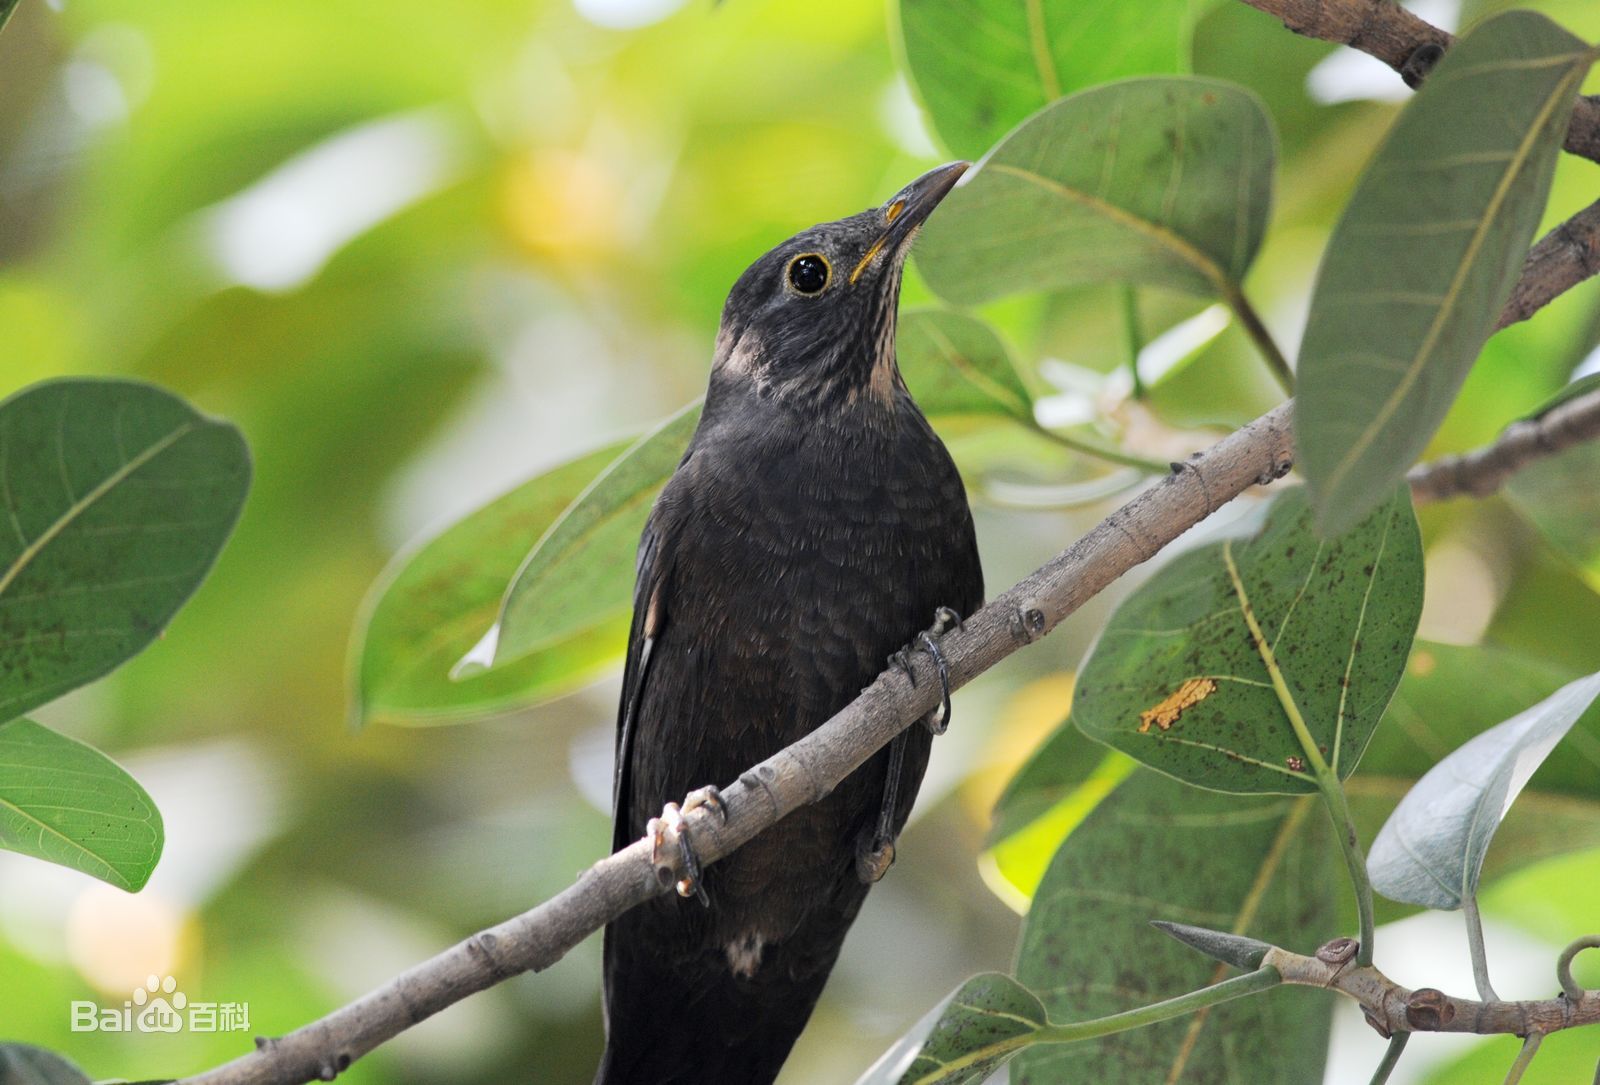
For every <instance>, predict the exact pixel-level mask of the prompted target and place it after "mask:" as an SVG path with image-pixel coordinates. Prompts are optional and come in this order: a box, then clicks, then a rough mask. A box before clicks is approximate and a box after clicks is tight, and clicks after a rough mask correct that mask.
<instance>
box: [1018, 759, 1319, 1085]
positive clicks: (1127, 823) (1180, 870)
mask: <svg viewBox="0 0 1600 1085" xmlns="http://www.w3.org/2000/svg"><path fill="white" fill-rule="evenodd" d="M1313 803H1314V800H1311V799H1291V798H1281V797H1280V798H1263V797H1259V796H1241V795H1224V794H1219V793H1216V792H1207V791H1196V790H1194V789H1192V788H1187V787H1184V786H1182V785H1180V784H1177V783H1175V782H1173V781H1171V780H1168V779H1165V778H1163V777H1161V776H1159V775H1158V774H1156V773H1153V772H1138V773H1135V774H1134V776H1133V777H1131V778H1130V779H1128V780H1127V781H1126V782H1125V783H1123V784H1122V785H1121V786H1120V787H1118V788H1117V790H1116V791H1115V792H1113V793H1112V795H1111V796H1110V797H1109V798H1107V799H1106V801H1105V802H1103V803H1101V804H1100V805H1099V806H1098V807H1096V808H1095V810H1094V812H1093V813H1091V814H1090V815H1089V816H1088V818H1087V819H1085V821H1084V823H1083V825H1082V826H1080V827H1079V828H1078V830H1077V831H1076V832H1074V833H1073V834H1072V835H1071V836H1070V837H1068V838H1067V842H1066V843H1065V844H1064V845H1063V846H1062V848H1061V850H1060V852H1058V853H1057V855H1056V858H1055V860H1054V861H1053V862H1052V863H1051V865H1050V869H1049V871H1048V872H1046V874H1045V877H1044V881H1043V882H1042V883H1041V884H1040V886H1039V891H1038V893H1037V894H1036V895H1035V897H1034V899H1033V906H1032V908H1031V909H1030V910H1029V912H1028V919H1027V923H1026V925H1025V926H1024V928H1023V932H1022V941H1021V944H1020V945H1019V947H1018V950H1017V968H1016V976H1017V979H1018V980H1019V981H1020V982H1022V983H1023V984H1024V985H1026V986H1027V987H1028V988H1029V989H1031V990H1033V991H1036V992H1038V993H1039V995H1040V997H1041V998H1042V999H1043V1001H1044V1005H1045V1009H1046V1010H1047V1011H1048V1012H1049V1015H1050V1019H1051V1020H1052V1021H1081V1020H1085V1019H1087V1018H1092V1017H1099V1016H1102V1015H1105V1014H1109V1013H1114V1012H1118V1011H1121V1010H1127V1009H1132V1008H1134V1007H1136V1006H1139V1005H1143V1004H1146V1003H1150V1002H1155V1001H1157V1000H1159V999H1163V998H1168V997H1171V996H1173V995H1178V994H1181V993H1183V992H1185V991H1189V990H1193V989H1195V988H1198V987H1202V986H1205V985H1207V984H1209V983H1213V982H1215V981H1217V980H1219V979H1222V978H1223V976H1224V975H1226V966H1219V965H1217V964H1216V963H1215V962H1213V961H1211V960H1208V959H1207V958H1205V957H1203V956H1201V955H1200V954H1198V953H1195V952H1194V951H1193V950H1191V949H1188V948H1187V947H1185V946H1182V945H1180V944H1178V943H1177V942H1174V941H1172V940H1171V939H1169V938H1166V937H1165V936H1163V935H1161V934H1159V933H1158V932H1156V931H1155V930H1152V929H1151V928H1150V926H1149V921H1150V920H1152V919H1169V920H1173V921H1176V922H1181V923H1190V924H1195V925H1199V926H1205V927H1210V928H1212V929H1215V930H1222V931H1231V932H1233V933H1235V934H1242V935H1248V936H1249V937H1251V938H1257V939H1260V940H1262V941H1266V942H1272V943H1275V944H1279V945H1287V946H1307V945H1315V944H1318V943H1320V942H1322V941H1323V940H1325V939H1326V938H1328V937H1331V936H1332V935H1333V934H1335V933H1337V932H1336V931H1334V930H1333V929H1332V924H1333V909H1334V902H1335V900H1336V899H1337V882H1336V875H1337V861H1336V859H1335V853H1334V850H1333V846H1332V839H1331V837H1330V835H1329V833H1328V831H1327V827H1326V825H1327V823H1326V819H1325V818H1324V817H1323V816H1322V814H1321V812H1320V811H1319V810H1318V809H1317V808H1316V807H1315V805H1314V804H1313ZM1330 1009H1331V1004H1330V1000H1329V998H1327V997H1326V996H1318V995H1317V994H1315V993H1313V992H1309V991H1304V990H1294V991H1283V992H1276V993H1272V994H1268V995H1265V996H1262V997H1256V998H1249V999H1244V1000H1241V1001H1239V1002H1234V1003H1229V1004H1226V1005H1221V1006H1214V1007H1212V1008H1211V1009H1210V1010H1209V1011H1207V1012H1205V1013H1202V1014H1196V1015H1194V1016H1191V1017H1187V1018H1180V1019H1177V1020H1173V1021H1168V1022H1165V1023H1163V1024H1159V1025H1153V1026H1151V1027H1149V1028H1146V1029H1140V1030H1139V1031H1137V1032H1129V1033H1123V1034H1119V1035H1115V1036H1109V1037H1106V1038H1105V1039H1102V1040H1099V1041H1096V1042H1092V1043H1077V1044H1070V1045H1066V1046H1054V1045H1052V1046H1039V1047H1032V1048H1029V1049H1028V1050H1027V1051H1024V1052H1023V1053H1022V1054H1021V1055H1019V1056H1018V1058H1017V1060H1016V1062H1015V1063H1014V1064H1013V1065H1012V1068H1011V1080H1012V1081H1013V1082H1014V1083H1015V1085H1046V1083H1050V1085H1053V1083H1056V1082H1062V1081H1115V1082H1124V1083H1127V1085H1159V1083H1163V1082H1176V1081H1181V1082H1184V1083H1185V1085H1197V1083H1216V1085H1224V1083H1234V1082H1238V1081H1242V1080H1250V1081H1317V1080H1320V1079H1321V1075H1322V1064H1323V1060H1324V1057H1325V1052H1326V1050H1327V1043H1328V1027H1329V1018H1330ZM1245 1067H1248V1068H1249V1069H1248V1071H1246V1070H1244V1069H1243V1068H1245Z"/></svg>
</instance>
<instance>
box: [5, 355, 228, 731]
mask: <svg viewBox="0 0 1600 1085" xmlns="http://www.w3.org/2000/svg"><path fill="white" fill-rule="evenodd" d="M249 486H250V455H249V452H248V450H247V449H246V448H245V443H244V438H243V437H242V436H240V434H239V431H238V430H237V429H235V428H234V427H233V426H231V425H229V424H227V423H226V422H220V421H217V420H215V419H211V418H207V417H205V416H204V415H201V414H199V413H197V412H196V411H195V410H194V409H193V408H192V407H190V406H189V405H188V404H186V403H184V402H183V401H182V400H181V399H179V398H177V397H176V396H173V395H171V394H169V393H167V392H163V391H161V390H160V389H159V388H153V387H151V386H150V385H146V384H138V383H134V382H132V381H119V380H60V381H50V382H47V383H44V384H37V385H34V386H33V387H31V388H27V389H24V390H23V391H21V392H18V393H17V394H16V395H14V396H12V397H11V398H9V399H7V400H5V401H4V402H3V403H0V507H3V509H4V513H5V515H4V517H3V520H0V720H3V719H9V718H11V717H13V716H17V715H20V714H21V713H23V712H26V711H28V710H29V709H31V708H34V707H36V706H38V705H41V704H43V703H45V702H46V701H49V700H52V699H54V698H56V697H59V696H60V695H61V694H63V693H66V692H67V691H68V690H70V689H74V688H76V687H78V686H81V685H83V684H84V683H85V682H88V681H91V680H92V679H95V678H99V677H100V676H101V675H103V674H105V673H107V672H108V671H110V670H112V669H113V668H115V667H116V666H117V665H119V664H121V663H123V662H124V661H126V660H127V659H129V658H130V657H131V656H133V655H135V654H137V653H138V652H139V651H140V650H141V649H143V648H144V647H145V646H146V645H147V644H149V643H150V642H151V641H152V640H154V639H155V638H156V637H157V636H158V635H159V634H160V633H161V631H162V629H164V628H165V627H166V624H167V622H169V621H170V620H171V619H172V616H173V614H174V613H176V612H177V610H178V608H179V607H180V606H182V605H183V602H184V600H186V599H188V598H189V596H190V595H192V594H193V593H194V590H195V589H196V588H198V587H199V586H200V582H201V581H202V580H204V579H205V576H206V573H207V572H208V571H209V570H210V569H211V565H212V563H213V562H214V561H215V560H216V558H217V554H218V553H219V552H220V551H221V549H222V544H223V543H224V542H226V541H227V538H228V535H229V533H230V532H232V531H233V525H234V523H235V522H236V521H237V520H238V518H239V510H240V508H241V507H242V506H243V504H244V498H245V493H246V492H247V491H248V489H249Z"/></svg>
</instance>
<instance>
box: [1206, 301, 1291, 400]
mask: <svg viewBox="0 0 1600 1085" xmlns="http://www.w3.org/2000/svg"><path fill="white" fill-rule="evenodd" d="M1217 285H1218V286H1219V287H1220V288H1221V290H1222V300H1223V302H1224V303H1225V304H1226V305H1227V306H1228V308H1229V309H1232V310H1233V315H1234V316H1236V317H1238V318H1239V324H1240V325H1241V326H1242V327H1243V328H1244V333H1245V334H1246V335H1248V336H1249V337H1250V341H1251V342H1252V343H1254V344H1255V345H1256V349H1257V350H1259V351H1260V352H1261V357H1262V359H1263V360H1264V361H1265V362H1266V363H1267V368H1268V369H1269V370H1271V371H1272V375H1273V377H1275V378H1276V379H1277V381H1278V384H1279V385H1280V386H1281V387H1282V388H1283V391H1284V394H1285V395H1291V396H1292V395H1294V370H1292V369H1290V368H1289V360H1288V359H1287V358H1285V357H1284V356H1283V351H1281V350H1279V349H1278V343H1277V340H1275V339H1273V338H1272V333H1271V332H1270V331H1268V330H1267V326H1266V324H1264V323H1263V322H1262V320H1261V316H1260V314H1258V313H1257V312H1256V311H1255V307H1254V306H1252V305H1251V304H1250V299H1249V298H1247V297H1245V295H1244V291H1243V290H1242V289H1241V288H1240V287H1239V284H1238V283H1235V282H1233V281H1232V280H1224V281H1223V282H1220V283H1218V284H1217Z"/></svg>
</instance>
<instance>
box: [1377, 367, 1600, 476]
mask: <svg viewBox="0 0 1600 1085" xmlns="http://www.w3.org/2000/svg"><path fill="white" fill-rule="evenodd" d="M1597 437H1600V389H1596V390H1594V391H1592V392H1586V393H1584V394H1583V395H1581V396H1574V397H1573V398H1572V399H1569V400H1567V401H1566V402H1565V403H1561V404H1558V405H1557V406H1555V407H1553V408H1551V409H1550V410H1548V411H1546V412H1545V413H1544V414H1542V415H1540V416H1539V417H1537V418H1530V419H1525V420H1523V421H1521V422H1513V423H1511V425H1509V426H1507V427H1506V429H1505V432H1503V433H1502V434H1501V435H1500V437H1499V439H1498V440H1496V441H1495V442H1494V444H1492V445H1488V446H1486V447H1484V448H1479V449H1474V450H1473V451H1471V452H1467V453H1464V454H1462V455H1460V456H1445V457H1443V458H1441V459H1438V460H1434V461H1433V462H1432V463H1424V464H1419V465H1417V466H1416V467H1413V468H1412V469H1411V472H1410V473H1409V474H1408V475H1406V480H1407V481H1408V482H1410V483H1411V496H1412V497H1413V498H1414V499H1415V500H1417V501H1441V500H1443V499H1445V498H1448V497H1456V496H1459V495H1463V494H1466V495H1471V496H1473V497H1487V496H1488V495H1489V494H1492V493H1494V492H1495V491H1496V490H1498V489H1500V487H1501V486H1503V485H1505V483H1506V480H1508V479H1509V478H1510V477H1511V476H1512V475H1514V474H1516V473H1517V472H1518V471H1520V470H1522V469H1523V468H1524V467H1526V466H1528V465H1529V464H1530V463H1533V462H1534V461H1535V460H1539V459H1543V458H1544V457H1546V456H1553V455H1555V454H1556V453H1558V452H1561V451H1564V450H1565V449H1569V448H1572V447H1573V446H1574V445H1578V444H1581V443H1583V442H1584V441H1592V440H1594V439H1595V438H1597Z"/></svg>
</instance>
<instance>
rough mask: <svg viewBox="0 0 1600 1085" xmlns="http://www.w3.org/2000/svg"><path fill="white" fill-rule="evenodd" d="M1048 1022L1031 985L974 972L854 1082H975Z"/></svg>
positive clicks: (876, 1084) (914, 1084)
mask: <svg viewBox="0 0 1600 1085" xmlns="http://www.w3.org/2000/svg"><path fill="white" fill-rule="evenodd" d="M1045 1024H1046V1021H1045V1015H1044V1007H1043V1006H1042V1005H1040V1003H1039V999H1038V997H1037V996H1036V995H1034V993H1033V992H1032V991H1029V990H1028V989H1027V988H1026V987H1024V986H1022V985H1021V984H1020V983H1018V982H1017V981H1016V980H1014V979H1012V978H1011V977H1010V976H1006V975H1002V974H1001V973H999V972H985V973H984V974H982V975H979V976H973V977H972V978H971V979H969V980H967V981H966V982H965V983H963V984H962V985H961V986H960V987H958V988H956V989H955V990H954V991H952V992H951V993H950V995H949V997H948V998H946V999H945V1000H944V1001H943V1002H941V1003H939V1005H937V1006H935V1007H934V1008H933V1009H932V1010H931V1011H929V1012H928V1014H927V1015H926V1016H924V1017H923V1018H922V1020H920V1021H918V1022H917V1023H916V1025H915V1026H914V1027H913V1028H912V1029H911V1031H909V1032H907V1033H906V1034H905V1035H904V1036H902V1037H901V1038H900V1039H899V1040H897V1041H895V1044H894V1046H893V1047H891V1048H889V1050H888V1051H886V1052H884V1054H883V1057H882V1058H880V1059H879V1060H878V1061H877V1062H875V1063H873V1065H872V1068H871V1069H869V1070H868V1071H867V1072H866V1073H865V1074H863V1075H862V1076H861V1077H860V1079H859V1080H858V1081H857V1082H856V1085H976V1083H977V1082H981V1081H984V1080H985V1079H987V1078H988V1076H989V1075H990V1074H991V1073H993V1072H994V1071H995V1069H996V1068H997V1067H999V1066H1001V1065H1002V1064H1004V1063H1005V1062H1006V1060H1007V1059H1009V1058H1010V1057H1011V1056H1012V1055H1014V1054H1016V1053H1017V1052H1018V1051H1019V1050H1021V1049H1022V1048H1023V1047H1024V1046H1026V1045H1027V1043H1028V1041H1029V1039H1030V1037H1032V1036H1033V1035H1034V1034H1035V1033H1037V1032H1038V1031H1039V1029H1040V1028H1041V1027H1043V1026H1044V1025H1045Z"/></svg>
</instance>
